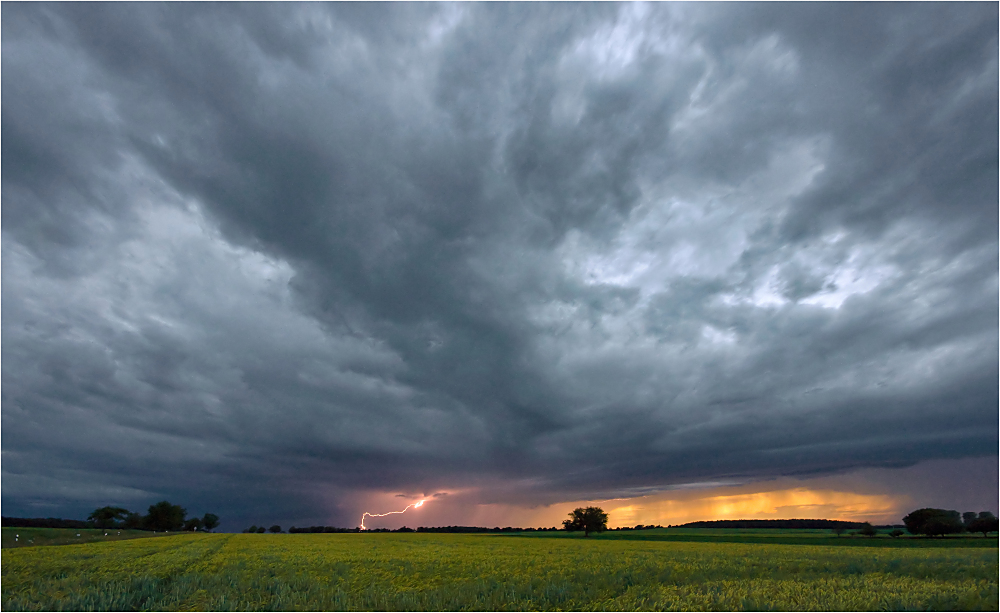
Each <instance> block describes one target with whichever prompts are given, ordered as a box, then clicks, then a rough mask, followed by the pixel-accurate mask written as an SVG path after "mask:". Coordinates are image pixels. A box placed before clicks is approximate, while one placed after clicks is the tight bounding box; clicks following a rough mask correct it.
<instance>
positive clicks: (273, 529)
mask: <svg viewBox="0 0 1000 613" xmlns="http://www.w3.org/2000/svg"><path fill="white" fill-rule="evenodd" d="M268 530H269V531H270V532H271V533H273V534H277V533H279V532H281V526H279V525H278V524H274V525H273V526H271V527H270V528H268Z"/></svg>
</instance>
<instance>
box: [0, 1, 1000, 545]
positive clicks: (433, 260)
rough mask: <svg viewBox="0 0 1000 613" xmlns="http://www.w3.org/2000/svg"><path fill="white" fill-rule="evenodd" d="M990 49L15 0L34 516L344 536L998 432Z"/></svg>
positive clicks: (13, 177) (948, 18)
mask: <svg viewBox="0 0 1000 613" xmlns="http://www.w3.org/2000/svg"><path fill="white" fill-rule="evenodd" d="M996 32H997V16H996V11H995V8H994V7H991V6H990V5H979V4H958V5H956V4H947V5H937V4H921V5H899V4H892V5H839V4H838V5H822V6H813V5H792V6H790V7H789V6H786V5H780V6H779V5H752V4H749V5H748V4H739V5H729V4H709V5H673V4H667V5H651V6H647V5H603V4H587V5H563V4H559V5H547V4H541V5H520V4H518V5H447V4H434V5H421V4H413V5H410V4H406V5H399V4H392V5H385V4H366V3H358V4H344V5H316V4H303V5H298V4H295V5H289V4H281V5H260V4H254V5H230V4H226V5H211V4H210V5H183V6H182V5H158V4H143V5H131V4H97V5H95V4H67V5H62V4H60V5H48V4H32V5H20V4H12V5H8V6H6V7H5V11H4V20H3V37H4V43H3V69H4V75H5V77H4V88H3V119H2V120H3V162H2V176H3V186H4V203H3V222H4V225H3V235H4V240H3V258H4V264H3V296H4V298H5V299H6V300H5V310H4V313H3V333H4V341H3V358H4V364H5V368H4V370H3V426H4V435H3V446H4V457H5V460H6V461H7V462H6V464H5V467H4V479H5V481H4V482H5V485H4V491H3V495H4V502H5V504H8V505H10V506H12V507H15V508H17V509H18V512H19V513H32V512H33V511H31V510H30V509H33V508H41V507H44V505H52V506H54V507H59V505H63V506H62V508H73V509H80V510H87V509H91V508H93V505H94V503H96V502H100V503H104V502H106V501H109V500H111V499H112V498H113V499H114V501H116V502H120V503H123V504H126V505H127V504H133V506H137V505H140V504H147V503H148V502H152V501H155V499H159V497H162V496H169V497H170V498H171V499H172V500H174V499H176V500H193V501H196V502H190V503H188V506H189V507H192V509H191V510H193V511H195V512H198V511H199V509H200V507H201V506H204V507H205V509H206V510H216V512H219V513H220V514H228V515H229V516H230V517H242V516H243V514H245V513H246V511H245V509H247V508H254V509H261V511H260V512H261V513H262V514H267V516H268V517H287V518H292V519H295V518H319V520H324V521H330V518H334V519H336V520H337V521H339V522H342V523H350V522H351V521H352V517H353V516H352V515H350V514H351V513H353V512H354V511H355V509H354V508H353V507H351V506H350V504H349V503H346V502H345V503H343V505H342V506H339V507H337V508H331V506H330V505H331V504H332V505H338V504H340V503H339V502H336V501H338V500H340V499H339V498H338V496H340V493H346V492H351V491H357V490H366V489H368V490H380V491H389V490H395V491H405V492H421V491H423V492H425V493H428V494H429V493H432V492H434V491H438V490H445V489H449V488H462V487H466V488H469V487H472V488H475V487H481V488H484V489H483V492H484V493H482V494H481V495H480V498H479V500H482V501H484V502H492V501H496V500H500V499H503V500H508V501H509V500H511V499H513V500H523V501H525V502H541V503H545V502H550V501H553V500H562V499H567V497H572V496H584V497H590V496H596V495H598V494H602V493H603V494H607V495H608V496H611V495H615V494H618V493H629V492H640V491H648V490H650V488H652V489H655V488H660V487H670V486H673V485H677V484H681V483H685V482H692V481H704V480H711V479H721V478H734V479H754V478H768V477H773V476H777V475H796V474H799V475H801V474H814V473H815V474H819V473H827V472H836V471H843V470H847V469H850V468H853V467H859V466H887V465H899V466H902V465H908V464H913V463H915V462H919V461H921V460H925V459H929V458H953V457H966V456H981V455H984V454H995V453H996V450H997V429H996V426H997V422H996V413H995V407H996V406H997V400H998V398H997V385H996V384H997V367H998V363H997V350H998V348H997V298H998V296H997V264H998V263H997V233H996V228H997V226H998V221H997V208H996V203H997V181H998V176H997V175H998V173H997V167H998V156H997V144H996V134H997V131H998V120H997V86H998V80H997V35H996ZM486 492H491V493H486ZM331 500H334V501H335V502H333V503H331V502H330V501H331ZM147 501H148V502H147ZM195 504H197V505H198V506H199V509H195V508H193V507H194V505H195ZM67 505H68V506H67ZM22 509H23V510H22ZM5 514H8V515H9V514H12V513H11V512H9V511H8V510H6V509H5ZM233 527H235V526H233Z"/></svg>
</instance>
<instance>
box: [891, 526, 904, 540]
mask: <svg viewBox="0 0 1000 613" xmlns="http://www.w3.org/2000/svg"><path fill="white" fill-rule="evenodd" d="M889 536H891V537H892V538H894V539H895V538H899V537H901V536H903V531H902V530H900V529H899V528H895V529H893V531H892V532H890V533H889Z"/></svg>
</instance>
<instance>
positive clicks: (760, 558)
mask: <svg viewBox="0 0 1000 613" xmlns="http://www.w3.org/2000/svg"><path fill="white" fill-rule="evenodd" d="M644 532H646V531H641V532H638V531H637V532H632V533H625V532H620V533H608V534H605V535H601V536H600V537H597V538H594V537H592V538H586V539H585V538H582V537H580V536H575V537H574V536H569V535H563V534H560V535H551V534H550V536H555V538H538V536H539V535H537V534H536V535H534V536H532V537H530V538H523V537H517V536H502V535H457V534H276V535H271V534H182V535H174V536H171V537H169V538H149V539H145V538H140V539H133V540H125V541H118V542H95V543H87V544H81V545H66V546H63V547H21V548H12V549H5V550H4V552H3V559H2V604H3V609H4V610H5V611H26V610H54V611H58V610H82V611H87V610H219V611H229V610H388V611H397V610H692V611H696V610H766V609H776V610H850V611H859V610H939V611H940V610H988V611H995V610H997V609H998V594H997V574H998V559H997V541H996V539H990V540H988V541H987V540H986V539H979V540H980V541H982V542H983V543H984V546H978V547H977V546H950V547H949V546H940V545H935V546H933V547H919V546H906V547H902V546H893V545H889V546H882V544H881V543H879V541H880V540H882V539H872V543H871V544H870V545H869V546H830V545H827V544H826V541H827V539H828V537H827V536H825V535H813V536H812V537H809V536H806V535H803V536H802V537H801V538H813V539H815V540H816V541H817V542H822V543H823V544H815V545H814V544H794V545H789V544H783V543H773V544H771V543H770V542H768V543H753V542H692V541H688V542H685V541H677V540H653V539H634V538H631V539H630V538H624V537H623V536H622V535H629V536H649V537H651V536H655V533H654V531H648V532H649V534H644ZM699 532H700V531H699ZM672 534H673V536H677V533H676V532H674V533H672V532H671V531H669V530H665V531H660V535H661V536H664V537H667V536H671V535H672ZM688 536H689V537H699V538H701V537H702V536H703V535H702V534H700V533H699V534H689V535H688ZM709 536H710V535H709ZM720 536H723V537H724V538H725V535H720ZM739 536H743V537H745V538H779V539H780V538H781V537H780V536H772V537H761V536H759V535H757V536H755V535H754V534H745V535H728V538H730V539H732V538H736V537H739ZM785 538H788V537H785ZM842 539H843V540H844V541H847V540H850V539H849V538H847V537H842ZM884 540H885V542H887V543H888V542H891V541H890V540H889V539H884ZM914 541H916V539H914ZM972 541H973V539H962V543H961V544H962V545H965V544H966V542H969V543H971V542H972ZM923 542H925V543H929V542H931V541H928V540H923ZM940 542H947V541H946V540H945V539H941V540H940ZM876 543H877V544H876ZM955 544H956V545H958V544H959V541H958V540H957V539H956V540H955Z"/></svg>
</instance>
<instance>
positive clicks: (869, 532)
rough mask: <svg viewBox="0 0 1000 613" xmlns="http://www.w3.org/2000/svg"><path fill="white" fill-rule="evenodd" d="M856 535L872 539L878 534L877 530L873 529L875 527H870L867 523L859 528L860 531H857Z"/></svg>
mask: <svg viewBox="0 0 1000 613" xmlns="http://www.w3.org/2000/svg"><path fill="white" fill-rule="evenodd" d="M858 534H860V535H861V536H867V537H868V538H872V537H873V536H875V535H877V534H878V530H876V529H875V526H873V525H871V524H870V523H868V522H865V524H864V525H863V526H861V529H860V530H858Z"/></svg>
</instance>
